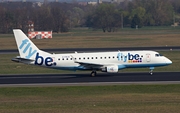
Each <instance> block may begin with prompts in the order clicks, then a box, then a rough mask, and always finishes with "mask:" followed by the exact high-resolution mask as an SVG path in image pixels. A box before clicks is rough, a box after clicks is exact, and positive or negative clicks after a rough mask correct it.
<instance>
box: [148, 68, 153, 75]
mask: <svg viewBox="0 0 180 113" xmlns="http://www.w3.org/2000/svg"><path fill="white" fill-rule="evenodd" d="M149 69H150V71H149V74H150V75H153V69H154V67H150V68H149Z"/></svg>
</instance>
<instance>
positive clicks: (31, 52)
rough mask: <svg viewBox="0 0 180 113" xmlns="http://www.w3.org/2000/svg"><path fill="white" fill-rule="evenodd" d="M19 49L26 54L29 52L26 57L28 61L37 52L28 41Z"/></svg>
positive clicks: (25, 40)
mask: <svg viewBox="0 0 180 113" xmlns="http://www.w3.org/2000/svg"><path fill="white" fill-rule="evenodd" d="M19 49H20V50H23V53H24V54H25V53H27V52H28V54H27V56H25V57H26V58H27V59H29V58H31V57H32V56H33V55H34V54H35V53H36V52H37V50H32V47H31V43H30V42H29V40H28V39H24V40H22V43H21V45H20V46H19Z"/></svg>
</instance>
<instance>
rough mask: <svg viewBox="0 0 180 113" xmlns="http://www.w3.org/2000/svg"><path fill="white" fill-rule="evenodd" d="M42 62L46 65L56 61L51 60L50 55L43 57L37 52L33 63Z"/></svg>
mask: <svg viewBox="0 0 180 113" xmlns="http://www.w3.org/2000/svg"><path fill="white" fill-rule="evenodd" d="M43 63H45V65H46V66H52V65H56V62H53V59H52V58H51V57H46V58H45V59H44V58H43V57H42V56H40V55H39V53H37V54H36V60H35V65H43Z"/></svg>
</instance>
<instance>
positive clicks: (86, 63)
mask: <svg viewBox="0 0 180 113" xmlns="http://www.w3.org/2000/svg"><path fill="white" fill-rule="evenodd" d="M75 63H79V64H80V65H82V66H84V67H102V66H104V65H103V64H96V63H89V62H78V61H75Z"/></svg>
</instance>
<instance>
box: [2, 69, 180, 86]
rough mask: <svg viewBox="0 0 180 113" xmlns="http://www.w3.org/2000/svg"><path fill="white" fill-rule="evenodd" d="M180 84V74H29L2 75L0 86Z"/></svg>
mask: <svg viewBox="0 0 180 113" xmlns="http://www.w3.org/2000/svg"><path fill="white" fill-rule="evenodd" d="M146 82H147V83H157V84H158V83H180V72H154V74H153V75H152V76H151V75H149V73H148V72H147V73H145V72H143V73H142V72H137V73H98V74H97V76H96V77H90V74H77V73H76V72H75V73H74V74H31V75H30V74H29V75H0V86H3V85H5V86H6V85H12V86H13V85H42V84H46V85H52V84H56V85H57V84H58V85H77V84H78V85H82V84H83V85H86V84H91V85H92V84H103V85H108V84H112V83H114V84H125V83H127V84H133V83H139V84H141V83H146Z"/></svg>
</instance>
